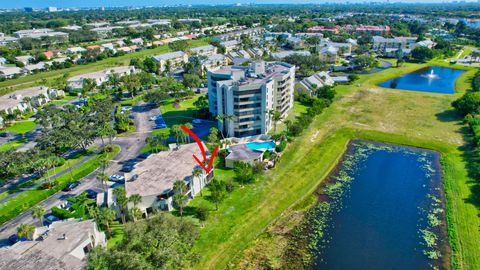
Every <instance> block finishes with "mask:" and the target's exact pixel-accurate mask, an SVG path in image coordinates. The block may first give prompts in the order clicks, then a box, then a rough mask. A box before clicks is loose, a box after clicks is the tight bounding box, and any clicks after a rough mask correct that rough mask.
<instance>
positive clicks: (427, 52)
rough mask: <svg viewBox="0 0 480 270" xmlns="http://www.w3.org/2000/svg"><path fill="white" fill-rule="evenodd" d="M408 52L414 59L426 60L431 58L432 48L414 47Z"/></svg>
mask: <svg viewBox="0 0 480 270" xmlns="http://www.w3.org/2000/svg"><path fill="white" fill-rule="evenodd" d="M410 54H411V56H412V58H413V59H414V60H416V61H419V62H426V61H428V60H430V59H432V58H433V51H432V49H430V48H428V47H424V46H418V47H415V48H414V49H413V50H412V51H411V53H410Z"/></svg>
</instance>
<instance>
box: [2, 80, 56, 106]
mask: <svg viewBox="0 0 480 270" xmlns="http://www.w3.org/2000/svg"><path fill="white" fill-rule="evenodd" d="M47 90H48V88H47V87H45V86H36V87H31V88H26V89H23V90H18V91H15V92H13V93H9V94H6V95H3V96H0V111H3V110H6V109H9V108H12V107H15V106H17V105H18V104H19V103H20V102H22V100H23V98H25V97H30V98H33V97H36V96H38V95H40V94H46V93H47Z"/></svg>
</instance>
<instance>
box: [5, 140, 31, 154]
mask: <svg viewBox="0 0 480 270" xmlns="http://www.w3.org/2000/svg"><path fill="white" fill-rule="evenodd" d="M26 142H27V139H18V140H13V141H9V142H7V143H4V144H2V145H0V152H6V151H10V150H13V149H17V148H19V147H20V146H22V145H24V144H25V143H26Z"/></svg>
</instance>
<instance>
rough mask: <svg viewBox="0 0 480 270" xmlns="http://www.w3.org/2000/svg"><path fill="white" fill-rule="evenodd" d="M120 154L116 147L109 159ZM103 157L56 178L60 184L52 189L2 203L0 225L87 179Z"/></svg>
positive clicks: (40, 190) (29, 193) (39, 189)
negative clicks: (71, 183)
mask: <svg viewBox="0 0 480 270" xmlns="http://www.w3.org/2000/svg"><path fill="white" fill-rule="evenodd" d="M119 152H120V147H119V146H115V148H114V151H113V152H110V153H108V157H109V158H110V159H112V158H113V157H114V156H116V155H117V154H118V153H119ZM103 155H104V154H103V153H100V154H98V155H96V156H95V157H93V158H92V159H90V160H89V161H87V162H85V163H84V164H82V165H81V166H79V167H77V168H75V169H73V170H72V171H71V172H69V173H66V174H64V175H62V176H60V177H58V178H56V179H55V180H56V181H58V183H59V184H58V185H57V186H55V187H54V188H52V189H49V190H44V189H41V188H36V189H32V190H27V191H24V192H22V193H21V194H19V195H17V196H15V197H13V198H12V199H10V200H8V201H6V202H4V203H0V224H3V223H5V222H6V221H8V220H10V219H12V218H14V217H16V216H17V215H19V214H21V213H23V212H25V211H27V210H28V209H30V208H31V207H32V206H34V205H36V204H37V203H39V202H41V201H42V200H44V199H46V198H48V197H49V196H51V195H53V194H55V193H56V192H58V191H59V190H61V189H62V188H63V187H64V186H65V185H66V184H67V183H69V182H73V181H76V180H78V179H81V178H82V177H85V176H87V175H88V174H90V173H91V172H93V171H94V170H95V169H97V168H98V166H99V164H100V159H101V158H102V156H103Z"/></svg>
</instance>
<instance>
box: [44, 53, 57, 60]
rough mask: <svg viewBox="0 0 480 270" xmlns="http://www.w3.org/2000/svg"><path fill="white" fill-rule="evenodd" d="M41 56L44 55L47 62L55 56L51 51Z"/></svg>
mask: <svg viewBox="0 0 480 270" xmlns="http://www.w3.org/2000/svg"><path fill="white" fill-rule="evenodd" d="M43 55H45V57H46V58H47V60H50V59H52V58H53V57H54V56H55V53H54V52H52V51H46V52H44V53H43Z"/></svg>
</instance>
